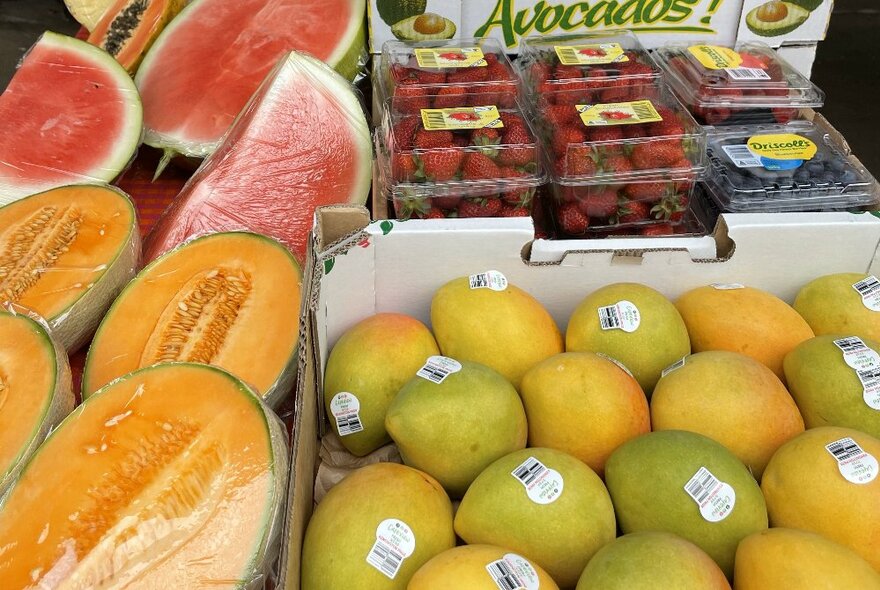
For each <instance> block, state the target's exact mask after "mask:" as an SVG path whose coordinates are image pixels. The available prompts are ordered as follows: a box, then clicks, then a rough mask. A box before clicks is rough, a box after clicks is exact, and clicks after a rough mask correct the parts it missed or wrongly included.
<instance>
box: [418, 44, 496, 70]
mask: <svg viewBox="0 0 880 590" xmlns="http://www.w3.org/2000/svg"><path fill="white" fill-rule="evenodd" d="M415 54H416V62H417V63H418V64H419V67H422V68H485V67H486V66H488V65H489V64H488V63H487V62H486V58H485V56H484V55H483V50H482V49H480V48H479V47H437V48H435V47H416V49H415Z"/></svg>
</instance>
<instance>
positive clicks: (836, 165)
mask: <svg viewBox="0 0 880 590" xmlns="http://www.w3.org/2000/svg"><path fill="white" fill-rule="evenodd" d="M828 167H829V168H830V169H831V170H833V171H834V172H843V170H844V168H846V160H841V159H839V158H837V159H834V160H831V161H830V162H828Z"/></svg>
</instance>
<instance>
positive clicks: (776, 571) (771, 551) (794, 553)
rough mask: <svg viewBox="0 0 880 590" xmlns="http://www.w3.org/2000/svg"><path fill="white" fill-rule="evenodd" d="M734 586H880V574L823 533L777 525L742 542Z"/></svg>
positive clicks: (829, 589) (738, 589)
mask: <svg viewBox="0 0 880 590" xmlns="http://www.w3.org/2000/svg"><path fill="white" fill-rule="evenodd" d="M733 587H734V589H735V590H766V589H767V588H823V589H826V590H854V589H855V588H858V589H859V590H880V574H878V573H877V572H876V571H874V569H873V568H872V567H871V564H869V563H868V562H867V561H865V560H864V559H862V558H861V557H859V556H858V555H857V554H856V553H854V552H853V551H852V550H851V549H848V548H846V547H844V546H843V545H840V544H838V543H835V542H834V541H831V540H829V539H826V538H825V537H823V536H821V535H817V534H816V533H811V532H807V531H799V530H795V529H785V528H774V529H767V530H766V531H761V532H759V533H755V534H753V535H749V536H748V537H746V538H745V539H743V540H742V541H740V544H739V547H738V548H737V550H736V566H735V568H734V575H733Z"/></svg>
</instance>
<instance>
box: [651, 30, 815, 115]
mask: <svg viewBox="0 0 880 590" xmlns="http://www.w3.org/2000/svg"><path fill="white" fill-rule="evenodd" d="M654 57H655V58H656V59H657V62H658V63H659V64H660V66H661V67H662V68H663V70H664V71H665V72H666V74H667V80H668V83H669V84H670V85H671V86H672V88H673V90H675V92H676V94H678V96H679V97H680V98H681V99H682V101H683V102H684V103H685V104H687V105H688V106H689V107H691V108H693V107H704V108H712V107H727V108H734V109H742V108H750V107H765V108H773V107H780V108H781V107H820V106H822V104H824V102H825V94H824V93H823V92H822V91H821V90H819V89H818V88H817V87H816V85H815V84H813V83H812V82H810V81H809V80H808V79H807V78H806V77H805V76H804V75H803V74H801V73H800V72H798V71H797V70H796V69H795V68H794V67H793V66H791V65H790V64H789V63H788V62H786V61H785V60H783V59H782V58H781V57H779V55H778V54H777V53H776V52H775V51H774V50H773V49H772V48H770V47H769V46H768V45H765V44H764V43H760V42H756V41H743V42H739V43H736V44H735V45H733V46H729V45H728V46H725V45H717V44H713V43H711V42H708V41H707V42H691V43H674V44H669V45H665V46H663V47H660V48H658V49H656V50H655V51H654Z"/></svg>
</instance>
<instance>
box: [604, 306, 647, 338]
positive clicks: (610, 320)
mask: <svg viewBox="0 0 880 590" xmlns="http://www.w3.org/2000/svg"><path fill="white" fill-rule="evenodd" d="M598 312H599V327H601V328H602V329H603V330H623V331H624V332H635V331H636V330H638V328H639V324H640V323H641V314H640V313H639V308H638V307H636V306H635V304H633V303H632V302H630V301H626V300H624V301H618V302H617V303H615V304H614V305H607V306H605V307H600V308H598Z"/></svg>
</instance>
